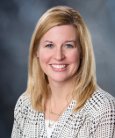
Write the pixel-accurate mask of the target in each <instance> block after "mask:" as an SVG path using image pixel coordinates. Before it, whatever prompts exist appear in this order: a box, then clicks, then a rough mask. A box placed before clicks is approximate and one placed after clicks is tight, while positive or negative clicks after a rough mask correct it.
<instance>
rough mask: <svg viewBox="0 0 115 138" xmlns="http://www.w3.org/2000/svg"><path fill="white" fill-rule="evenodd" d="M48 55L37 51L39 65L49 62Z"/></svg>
mask: <svg viewBox="0 0 115 138" xmlns="http://www.w3.org/2000/svg"><path fill="white" fill-rule="evenodd" d="M49 59H50V56H49V55H48V53H44V52H41V53H39V61H40V64H41V65H44V64H47V63H48V62H49Z"/></svg>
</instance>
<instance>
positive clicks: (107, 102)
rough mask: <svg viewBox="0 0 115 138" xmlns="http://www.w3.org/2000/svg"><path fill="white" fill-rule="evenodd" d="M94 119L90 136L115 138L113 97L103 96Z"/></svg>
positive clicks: (114, 104) (114, 100)
mask: <svg viewBox="0 0 115 138" xmlns="http://www.w3.org/2000/svg"><path fill="white" fill-rule="evenodd" d="M99 112H100V113H99V115H98V116H97V117H96V118H95V119H94V120H95V121H94V123H93V125H92V134H91V136H92V137H91V138H115V99H114V98H113V97H112V98H105V99H104V103H103V104H102V107H100V111H99Z"/></svg>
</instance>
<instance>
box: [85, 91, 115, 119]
mask: <svg viewBox="0 0 115 138" xmlns="http://www.w3.org/2000/svg"><path fill="white" fill-rule="evenodd" d="M85 109H86V111H87V112H88V113H89V114H90V115H91V116H93V117H96V116H100V115H102V114H105V113H107V114H109V113H111V114H112V113H113V114H114V116H115V98H114V97H113V96H112V95H110V94H109V93H108V92H106V91H104V90H102V89H98V90H96V91H95V92H94V94H93V95H92V97H91V98H90V99H89V100H88V101H87V103H86V105H85Z"/></svg>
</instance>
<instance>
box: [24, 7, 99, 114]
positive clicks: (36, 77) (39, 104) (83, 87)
mask: <svg viewBox="0 0 115 138" xmlns="http://www.w3.org/2000/svg"><path fill="white" fill-rule="evenodd" d="M60 25H73V26H74V27H75V29H76V33H78V40H79V45H80V51H81V52H80V65H79V70H78V71H77V73H76V79H75V80H76V82H75V88H74V93H73V94H74V95H75V96H76V98H75V99H76V101H77V105H76V107H75V111H77V110H78V109H80V108H82V106H83V105H84V104H85V103H86V101H87V99H89V98H90V97H91V95H92V94H93V92H94V91H95V89H96V86H97V83H96V73H95V72H96V70H95V59H94V52H93V47H92V41H91V36H90V32H89V30H88V28H87V25H86V24H85V22H84V20H83V18H82V16H81V15H80V13H79V12H78V11H76V10H74V9H73V8H71V7H67V6H56V7H53V8H51V9H49V10H47V11H46V12H45V13H44V14H43V15H42V17H41V18H40V19H39V21H38V23H37V25H36V27H35V30H34V32H33V35H32V38H31V42H30V51H29V67H28V84H27V90H26V92H27V93H28V94H29V96H30V98H31V103H32V106H33V108H34V109H36V110H38V111H40V112H44V111H45V101H46V99H47V97H48V95H49V88H48V80H47V76H46V75H45V74H44V72H43V71H42V69H41V67H40V64H39V60H38V58H37V49H38V47H39V43H40V40H41V38H42V37H43V35H44V34H45V33H46V32H47V31H48V30H49V29H51V28H52V27H55V26H60Z"/></svg>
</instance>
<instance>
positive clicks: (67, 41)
mask: <svg viewBox="0 0 115 138" xmlns="http://www.w3.org/2000/svg"><path fill="white" fill-rule="evenodd" d="M45 42H46V43H47V42H48V43H53V42H52V41H50V40H45V41H44V43H45ZM69 42H74V43H76V42H77V41H76V40H66V41H64V43H69Z"/></svg>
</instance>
